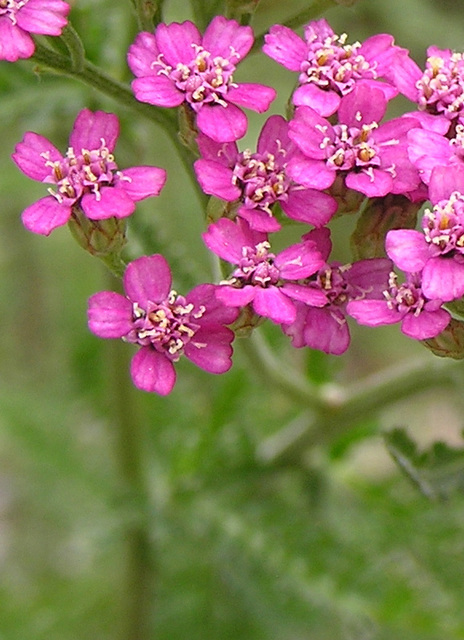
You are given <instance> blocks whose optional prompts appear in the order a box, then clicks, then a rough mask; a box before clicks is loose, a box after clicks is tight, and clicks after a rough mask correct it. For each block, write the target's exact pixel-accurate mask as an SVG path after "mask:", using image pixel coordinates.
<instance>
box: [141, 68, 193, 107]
mask: <svg viewBox="0 0 464 640" xmlns="http://www.w3.org/2000/svg"><path fill="white" fill-rule="evenodd" d="M132 90H133V91H134V94H135V97H136V98H137V100H139V101H140V102H148V103H149V104H154V105H156V106H158V107H178V106H179V105H181V104H182V103H183V102H184V99H185V95H184V93H183V92H182V91H179V90H178V89H177V88H176V86H175V85H174V84H173V82H172V81H171V80H170V79H169V78H167V77H166V76H165V75H164V74H160V75H157V76H155V75H153V76H144V77H142V78H136V79H135V80H134V81H133V82H132Z"/></svg>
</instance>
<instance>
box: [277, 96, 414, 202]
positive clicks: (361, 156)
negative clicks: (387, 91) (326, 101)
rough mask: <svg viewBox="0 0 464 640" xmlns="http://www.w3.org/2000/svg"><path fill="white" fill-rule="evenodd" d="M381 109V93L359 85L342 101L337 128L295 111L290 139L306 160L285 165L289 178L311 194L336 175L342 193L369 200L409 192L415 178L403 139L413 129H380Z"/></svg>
mask: <svg viewBox="0 0 464 640" xmlns="http://www.w3.org/2000/svg"><path fill="white" fill-rule="evenodd" d="M386 106H387V102H386V99H385V97H384V95H383V93H382V92H381V91H379V90H378V89H372V88H369V87H367V86H362V85H361V86H356V87H355V88H354V89H353V90H352V91H351V93H349V94H348V95H347V96H345V97H344V98H342V100H341V103H340V108H339V110H338V119H339V124H335V125H332V124H331V123H330V122H329V120H326V119H325V118H322V117H321V116H320V115H319V114H318V113H316V111H314V110H313V109H311V108H310V107H298V108H297V109H296V113H295V117H294V119H293V120H291V121H290V123H289V136H290V138H291V139H292V140H293V141H294V142H295V144H296V145H297V146H298V147H299V149H300V150H301V151H302V153H303V154H304V156H305V157H304V159H298V158H294V159H292V160H291V161H290V162H289V163H288V173H289V175H290V176H291V177H292V178H293V179H294V180H295V181H296V182H299V183H300V184H303V185H304V186H306V187H309V188H313V189H327V188H329V187H331V186H332V184H333V183H334V181H335V179H336V177H337V175H341V176H343V178H344V181H345V185H346V187H347V188H349V189H354V190H355V191H360V192H361V193H363V194H364V195H366V196H368V197H378V196H385V195H387V194H388V193H396V194H406V193H408V192H410V191H414V190H415V189H416V188H417V187H418V186H419V184H420V178H419V174H418V171H417V169H416V168H415V167H414V166H413V165H412V163H411V162H410V160H409V157H408V154H407V140H406V134H407V132H408V131H409V130H410V129H412V128H413V127H417V126H418V123H417V121H416V120H414V118H406V117H403V118H396V119H394V120H390V121H389V122H385V123H383V124H379V121H380V120H381V119H382V117H383V116H384V114H385V109H386Z"/></svg>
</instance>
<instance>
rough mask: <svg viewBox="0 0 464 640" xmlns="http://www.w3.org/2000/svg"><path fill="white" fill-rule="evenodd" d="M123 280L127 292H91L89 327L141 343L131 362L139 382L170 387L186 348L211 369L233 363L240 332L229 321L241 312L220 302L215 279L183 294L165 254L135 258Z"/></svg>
mask: <svg viewBox="0 0 464 640" xmlns="http://www.w3.org/2000/svg"><path fill="white" fill-rule="evenodd" d="M123 282H124V290H125V293H126V296H123V295H121V294H119V293H115V292H113V291H101V292H100V293H96V294H95V295H93V296H92V297H91V298H90V300H89V309H88V319H89V328H90V330H91V331H92V332H93V333H95V334H96V335H97V336H100V337H101V338H123V339H124V340H125V341H126V342H131V343H133V344H137V345H138V346H139V347H140V349H139V351H138V352H137V353H136V354H135V356H134V357H133V359H132V364H131V375H132V380H133V382H134V384H135V386H136V387H138V388H139V389H142V390H144V391H152V392H155V393H159V394H160V395H166V394H168V393H170V392H171V391H172V389H173V387H174V384H175V381H176V372H175V369H174V364H173V363H174V362H177V361H178V360H179V358H180V357H181V356H182V355H183V354H184V355H185V356H186V357H187V358H189V359H190V360H191V361H192V362H194V363H195V364H196V365H197V366H199V367H200V368H202V369H205V370H206V371H209V372H210V373H224V372H225V371H228V370H229V369H230V367H231V364H232V363H231V359H230V358H231V355H232V347H231V343H232V340H233V338H234V333H233V331H232V330H231V329H229V328H228V327H226V326H224V325H225V324H230V323H231V322H234V320H235V319H236V318H237V315H238V314H237V311H236V310H235V309H231V308H230V307H229V308H227V307H224V306H223V305H221V304H220V303H219V302H218V300H217V299H216V297H215V295H214V291H215V288H216V287H215V286H214V285H210V284H203V285H199V286H197V287H195V288H194V289H192V291H190V293H188V294H187V295H186V296H180V295H178V294H177V293H176V292H175V291H173V290H171V283H172V278H171V271H170V269H169V265H168V264H167V262H166V260H165V259H164V257H163V256H161V255H159V254H155V255H152V256H142V257H141V258H138V259H137V260H134V261H133V262H131V263H130V264H129V265H128V267H127V269H126V271H125V273H124V278H123Z"/></svg>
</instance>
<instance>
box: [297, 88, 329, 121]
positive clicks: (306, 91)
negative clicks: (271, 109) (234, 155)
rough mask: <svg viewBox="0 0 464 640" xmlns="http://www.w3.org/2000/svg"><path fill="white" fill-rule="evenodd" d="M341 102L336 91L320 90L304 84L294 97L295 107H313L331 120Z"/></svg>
mask: <svg viewBox="0 0 464 640" xmlns="http://www.w3.org/2000/svg"><path fill="white" fill-rule="evenodd" d="M340 100H341V98H340V96H339V95H338V94H337V93H335V91H330V90H325V89H320V88H319V87H317V86H316V85H315V84H304V85H302V86H301V87H298V89H296V90H295V92H294V93H293V96H292V102H293V104H294V105H295V106H297V107H300V106H306V107H311V108H312V109H314V111H316V113H318V114H319V115H320V116H324V117H325V118H329V117H330V116H331V115H333V114H334V113H335V112H336V111H337V109H338V107H339V106H340Z"/></svg>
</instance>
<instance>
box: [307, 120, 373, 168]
mask: <svg viewBox="0 0 464 640" xmlns="http://www.w3.org/2000/svg"><path fill="white" fill-rule="evenodd" d="M377 127H378V124H377V122H372V123H371V124H363V125H362V127H361V128H359V127H348V126H347V125H346V124H337V125H335V126H334V127H333V132H334V137H333V139H331V138H330V137H329V136H326V137H324V138H323V140H322V143H321V148H322V149H325V150H326V158H327V164H328V165H329V166H330V167H331V168H333V169H335V170H339V171H350V170H352V169H355V168H359V169H363V170H367V169H368V168H369V167H378V166H379V165H380V158H379V155H378V148H377V146H376V144H375V142H374V140H373V138H372V135H371V133H372V131H373V130H374V129H376V128H377ZM318 128H319V129H320V131H321V132H322V133H325V131H327V128H326V127H318Z"/></svg>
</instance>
